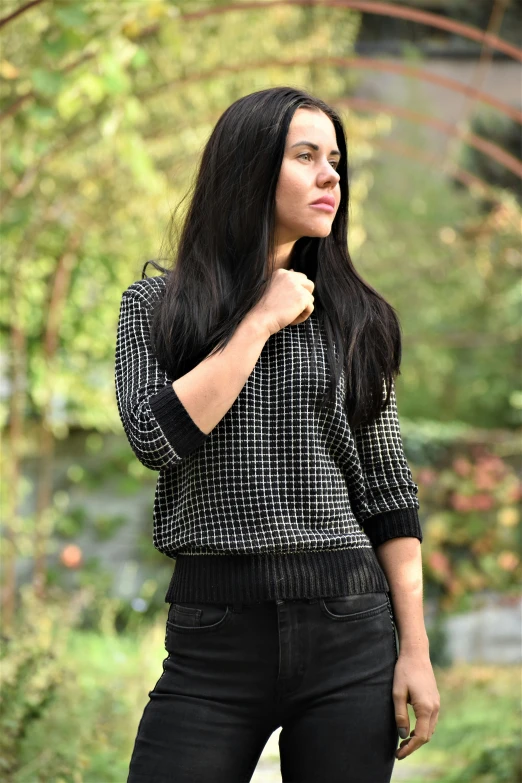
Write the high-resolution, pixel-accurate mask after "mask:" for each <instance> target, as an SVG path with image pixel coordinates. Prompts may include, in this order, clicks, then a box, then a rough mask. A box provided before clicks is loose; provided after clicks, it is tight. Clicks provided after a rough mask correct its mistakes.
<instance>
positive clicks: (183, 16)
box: [130, 0, 522, 62]
mask: <svg viewBox="0 0 522 783" xmlns="http://www.w3.org/2000/svg"><path fill="white" fill-rule="evenodd" d="M280 5H297V6H316V7H326V8H346V9H352V10H354V11H362V12H363V13H367V14H376V15H378V16H393V17H396V18H399V19H406V20H408V21H411V22H418V23H420V24H424V25H426V26H427V27H436V28H438V29H440V30H447V31H448V32H451V33H455V34H457V35H461V36H462V37H463V38H469V39H470V40H473V41H478V42H479V43H483V44H486V45H487V46H489V47H490V48H491V49H496V50H497V51H499V52H504V54H507V55H508V56H509V57H513V59H515V60H519V61H520V62H522V49H520V48H519V47H518V46H515V45H514V44H510V43H508V42H507V41H504V40H503V39H502V38H499V37H498V36H497V35H492V34H491V33H484V32H483V31H482V30H479V29H478V28H477V27H473V26H472V25H468V24H463V23H462V22H455V21H454V20H453V19H445V18H444V17H441V16H437V14H433V13H431V12H430V11H419V10H417V9H415V8H406V7H405V6H400V5H396V4H395V3H375V2H369V1H366V0H319V1H318V0H254V2H252V0H246V1H245V2H241V3H231V4H230V5H222V6H214V7H212V8H202V9H200V10H199V11H189V12H187V13H180V14H179V15H178V16H177V17H176V19H177V20H181V21H191V20H193V19H204V18H205V17H207V16H215V15H217V14H225V13H230V12H233V11H252V10H259V9H260V8H271V7H276V6H280ZM159 28H160V23H154V24H151V25H149V26H148V27H146V28H144V29H143V30H141V31H140V32H139V33H138V34H137V35H135V36H130V37H132V38H133V40H139V39H140V38H145V37H147V36H149V35H152V34H154V33H155V32H157V31H158V30H159Z"/></svg>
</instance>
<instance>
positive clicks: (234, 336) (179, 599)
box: [116, 87, 439, 783]
mask: <svg viewBox="0 0 522 783" xmlns="http://www.w3.org/2000/svg"><path fill="white" fill-rule="evenodd" d="M348 204H349V188H348V166H347V148H346V140H345V134H344V129H343V126H342V122H341V120H340V118H339V116H338V115H337V113H336V112H335V111H334V110H333V109H332V108H330V107H329V106H328V105H326V104H325V103H324V102H323V101H321V100H318V99H317V98H315V97H313V96H311V95H310V94H308V93H306V92H304V91H302V90H298V89H294V88H291V87H276V88H273V89H266V90H261V91H259V92H255V93H253V94H251V95H247V96H245V97H243V98H241V99H240V100H238V101H236V102H235V103H234V104H232V105H231V106H230V107H229V108H228V109H227V110H226V111H225V113H224V114H223V115H222V116H221V118H220V120H219V121H218V123H217V125H216V127H215V128H214V130H213V132H212V134H211V136H210V139H209V141H208V143H207V145H206V147H205V149H204V152H203V156H202V161H201V165H200V169H199V172H198V176H197V179H196V183H195V190H194V193H193V197H192V199H191V202H190V206H189V209H188V213H187V216H186V219H185V222H184V226H183V231H182V233H181V236H180V239H179V243H178V246H177V248H176V254H175V263H173V264H172V267H171V268H170V269H166V268H163V267H160V266H158V265H156V264H155V266H156V267H157V268H158V269H159V270H161V271H162V272H163V274H162V275H160V276H156V277H150V278H149V277H143V278H142V280H139V281H136V282H135V283H133V284H132V285H131V286H130V287H129V288H128V289H127V291H126V292H125V293H124V295H123V297H122V303H121V311H120V319H119V324H118V336H117V348H116V396H117V402H118V408H119V412H120V416H121V419H122V423H123V426H124V428H125V432H126V434H127V437H128V439H129V443H130V445H131V447H132V448H133V450H134V452H135V454H136V456H137V457H138V459H139V460H140V461H141V462H142V463H143V464H144V465H146V466H147V467H148V468H150V469H151V470H156V471H159V477H158V483H157V487H156V496H155V501H154V520H153V521H154V527H153V540H154V545H155V547H156V548H157V549H159V550H160V551H161V552H164V553H165V554H166V555H167V556H169V557H171V558H173V559H175V560H176V567H175V569H174V574H173V577H172V580H171V583H170V586H169V588H168V591H167V594H166V597H165V600H166V602H167V603H168V604H169V610H168V617H167V622H166V636H165V649H166V651H167V653H168V657H167V658H166V659H165V660H164V661H163V674H162V676H161V677H160V679H159V681H158V682H157V683H156V685H155V687H154V689H153V690H152V691H151V692H150V693H149V697H150V701H149V703H148V704H147V705H146V707H145V709H144V713H143V716H142V719H141V721H140V724H139V727H138V732H137V737H136V741H135V745H134V750H133V753H132V758H131V762H130V771H129V778H128V783H138V781H140V782H141V783H145V781H146V783H167V781H169V782H170V781H174V780H175V781H176V783H242V782H243V781H250V780H251V777H252V775H253V772H254V770H255V767H256V764H257V761H258V759H259V757H260V755H261V752H262V750H263V748H264V746H265V744H266V742H267V740H268V738H269V737H270V735H271V734H272V733H273V732H274V731H275V730H276V729H278V728H279V727H282V730H281V733H280V737H279V748H280V756H281V771H282V779H283V781H285V782H286V783H290V781H292V783H323V781H324V783H341V781H343V783H345V781H348V780H350V781H357V783H365V782H367V783H384V782H385V781H389V780H390V777H391V774H392V769H393V765H394V762H395V758H404V757H406V756H407V755H410V754H411V753H412V752H414V751H415V750H417V749H418V748H419V747H420V746H421V745H422V744H424V743H425V742H427V741H429V739H430V738H431V736H432V734H433V731H434V728H435V724H436V722H437V718H438V711H439V695H438V692H437V686H436V683H435V678H434V675H433V670H432V667H431V663H430V658H429V645H428V637H427V634H426V630H425V627H424V619H423V607H422V570H421V555H420V545H421V542H422V531H421V527H420V524H419V518H418V508H419V503H418V499H417V492H418V487H417V485H416V484H415V483H414V482H413V479H412V474H411V472H410V469H409V466H408V464H407V462H406V459H405V456H404V452H403V448H402V442H401V436H400V429H399V423H398V418H397V405H396V397H395V387H394V379H395V377H396V375H397V374H398V373H399V365H400V358H401V340H400V326H399V322H398V319H397V316H396V314H395V312H394V310H393V308H392V307H391V306H390V305H389V304H388V303H387V302H386V301H385V300H384V299H383V297H381V296H380V295H379V294H378V293H377V292H376V291H375V290H374V289H373V288H372V287H371V286H370V285H368V283H366V282H365V281H364V280H363V279H362V278H361V277H360V276H359V275H358V273H357V272H356V270H355V269H354V267H353V265H352V262H351V259H350V256H349V252H348V247H347V218H348ZM153 263H154V262H153ZM144 271H145V270H144ZM396 628H397V634H398V640H397V637H396ZM397 641H398V643H399V647H400V654H399V653H398V649H397ZM408 702H409V703H411V704H412V706H413V708H414V711H415V714H416V718H417V722H416V726H415V729H414V731H411V733H410V731H409V728H410V726H409V717H408V710H407V703H408ZM398 733H401V736H403V737H407V736H408V734H410V737H409V739H405V741H404V742H402V743H401V746H400V748H399V749H397V742H398Z"/></svg>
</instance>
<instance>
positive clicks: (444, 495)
mask: <svg viewBox="0 0 522 783" xmlns="http://www.w3.org/2000/svg"><path fill="white" fill-rule="evenodd" d="M450 459H451V462H450V463H449V464H445V465H442V466H439V467H438V468H437V469H436V468H434V467H427V468H422V469H420V470H419V471H416V473H415V478H416V481H417V482H418V484H419V498H420V503H421V507H422V509H423V511H424V515H425V518H424V522H423V530H424V540H423V545H422V549H423V562H424V576H425V579H426V586H427V592H428V593H431V594H435V595H436V596H437V597H438V598H439V599H440V605H441V607H442V608H443V609H447V610H449V609H451V610H455V609H466V608H469V602H470V598H471V596H472V595H473V594H474V593H476V592H480V591H483V590H498V591H501V592H510V591H515V590H516V588H517V585H518V584H520V580H521V578H522V563H521V561H520V556H519V554H518V553H519V552H520V519H521V500H522V483H521V482H520V480H519V478H518V476H517V474H516V472H515V470H514V468H513V467H512V466H511V465H510V464H509V462H508V461H506V460H502V459H501V458H500V457H499V456H498V455H497V454H495V453H493V452H492V451H491V450H490V449H488V448H486V447H481V446H477V445H471V446H470V447H468V449H465V448H464V446H463V444H461V445H460V446H459V447H456V453H455V454H454V455H452V456H451V457H450Z"/></svg>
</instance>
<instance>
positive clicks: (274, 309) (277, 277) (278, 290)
mask: <svg viewBox="0 0 522 783" xmlns="http://www.w3.org/2000/svg"><path fill="white" fill-rule="evenodd" d="M314 287H315V286H314V283H313V281H312V280H310V279H309V278H308V277H307V276H306V275H305V274H303V272H295V271H294V270H293V269H276V270H274V272H273V274H272V277H271V278H270V280H269V281H268V287H267V290H266V291H265V293H264V294H263V296H262V298H261V299H260V300H259V302H258V303H257V304H256V305H255V307H253V308H252V310H251V311H250V315H251V316H253V317H255V318H259V319H260V320H261V321H262V323H263V325H264V326H266V327H267V329H268V331H269V333H270V334H271V335H272V334H275V333H276V332H279V330H280V329H284V327H285V326H289V325H290V326H295V325H296V324H300V323H303V321H306V319H307V318H308V317H309V316H310V315H311V313H312V311H313V309H314V297H313V290H314Z"/></svg>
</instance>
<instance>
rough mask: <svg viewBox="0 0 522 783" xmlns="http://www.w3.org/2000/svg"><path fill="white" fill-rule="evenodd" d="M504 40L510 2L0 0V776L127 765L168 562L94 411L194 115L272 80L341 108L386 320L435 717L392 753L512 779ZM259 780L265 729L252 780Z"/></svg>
mask: <svg viewBox="0 0 522 783" xmlns="http://www.w3.org/2000/svg"><path fill="white" fill-rule="evenodd" d="M521 38H522V2H521V1H520V0H512V1H511V2H509V1H508V0H502V1H501V0H475V1H474V2H469V1H465V0H411V2H400V3H374V2H350V0H321V1H320V2H316V3H313V2H298V1H297V0H290V2H288V1H287V2H263V1H262V0H253V2H237V3H233V4H230V5H229V4H225V3H224V2H223V3H222V2H216V0H179V1H178V2H170V1H169V0H120V2H118V3H114V2H110V0H83V1H80V0H55V1H52V0H33V2H27V3H24V2H23V0H17V2H14V1H13V0H3V3H2V4H1V10H0V40H1V44H2V46H1V53H0V77H1V86H0V89H1V95H0V98H1V105H0V141H1V145H2V157H1V172H0V186H1V192H0V203H1V207H2V226H1V262H2V263H1V270H0V283H1V287H0V303H1V313H0V319H1V340H2V342H1V346H0V417H1V431H2V450H1V457H0V460H1V461H0V468H1V498H0V508H1V516H2V529H1V532H2V540H1V564H2V577H1V612H2V616H1V659H0V664H1V670H0V677H1V682H2V702H3V709H2V713H1V715H0V778H1V779H2V780H5V781H12V783H34V782H35V781H38V782H39V781H53V782H56V783H113V781H114V783H116V782H118V783H121V781H122V780H124V779H125V778H126V774H127V769H128V762H129V758H130V754H131V750H132V745H133V742H134V738H135V734H136V731H137V726H138V721H139V719H140V717H141V714H142V710H143V708H144V706H145V704H146V702H147V699H148V695H147V694H148V691H149V690H150V689H151V688H152V687H153V686H154V683H155V682H156V681H157V679H158V678H159V676H160V674H161V671H162V666H161V664H162V660H163V658H164V657H165V651H164V648H163V642H164V631H165V620H166V611H167V605H166V604H165V603H164V595H165V592H166V589H167V586H168V582H169V579H170V577H171V575H172V569H173V567H174V561H172V560H171V559H169V558H168V557H166V556H165V555H163V554H161V553H159V552H158V551H156V550H155V549H154V547H153V543H152V504H153V497H154V489H155V483H156V479H157V474H156V473H154V472H151V471H149V470H147V469H146V468H145V467H143V466H142V465H141V464H140V463H139V462H138V460H137V459H136V458H135V456H134V455H133V453H132V451H131V449H130V446H129V445H128V443H127V440H126V438H125V435H124V433H123V428H122V426H121V423H120V420H119V417H118V411H117V407H116V400H115V390H114V350H115V339H116V326H117V319H118V311H119V304H120V299H121V295H122V293H123V291H124V290H125V289H126V288H127V287H128V286H129V285H130V284H131V283H132V282H134V281H135V280H138V279H140V278H141V274H142V268H143V265H144V264H145V262H146V261H147V260H148V259H151V258H159V257H160V252H161V248H163V247H164V243H165V241H166V239H167V233H168V231H167V229H168V226H169V221H170V217H171V215H172V213H173V211H174V209H175V208H176V207H177V206H178V204H180V203H181V202H182V199H183V197H184V196H185V194H186V192H187V190H188V188H189V186H190V184H191V182H192V178H193V176H194V173H195V169H196V166H197V164H198V159H199V156H200V154H201V152H202V149H203V147H204V145H205V143H206V140H207V139H208V137H209V135H210V133H211V131H212V128H213V126H214V124H215V122H216V121H217V119H218V118H219V116H220V115H221V114H222V113H223V111H224V110H225V109H226V108H227V107H228V106H229V105H230V104H231V103H232V102H233V101H235V100H236V99H237V98H239V97H241V96H243V95H245V94H247V93H250V92H253V91H255V90H258V89H263V88H265V87H270V86H276V85H283V84H288V85H293V86H297V87H303V88H305V89H307V90H309V91H310V92H312V93H314V94H316V95H317V96H319V97H321V98H323V99H324V100H326V101H327V102H329V103H330V104H331V105H332V106H334V107H335V108H336V109H337V110H338V111H339V112H340V113H341V115H342V117H343V120H344V122H345V126H346V131H347V137H348V151H349V169H350V186H351V209H350V228H349V249H350V252H351V255H352V259H353V261H354V263H355V265H356V267H357V268H358V270H359V271H360V273H361V274H362V276H363V277H365V278H366V279H367V280H368V281H369V282H370V283H371V284H372V285H373V286H374V287H376V288H377V289H378V290H379V291H380V292H381V293H383V295H384V296H385V297H386V298H387V299H388V301H390V303H391V304H392V305H393V306H394V307H395V308H396V309H397V311H398V314H399V317H400V319H401V323H402V327H403V341H404V344H403V363H402V375H401V376H400V377H399V378H398V379H397V397H398V405H399V414H400V418H401V432H402V436H403V441H404V445H405V450H406V453H407V456H408V459H409V463H410V466H411V469H412V472H413V475H414V479H415V480H416V482H417V483H418V485H419V500H420V514H421V523H422V526H423V530H424V542H423V545H422V553H423V571H424V584H425V612H426V625H427V629H428V634H429V637H430V655H431V659H432V663H433V665H434V668H435V673H436V677H437V681H438V685H439V691H440V694H441V715H440V719H439V723H438V725H437V730H436V732H435V734H434V736H433V739H432V740H431V742H430V743H429V744H428V745H426V746H424V747H423V748H422V749H421V750H420V751H418V752H417V753H415V754H413V755H412V756H411V757H409V758H407V759H405V760H404V761H401V762H398V763H397V764H396V765H395V771H394V777H393V780H394V781H399V780H409V781H416V782H417V783H425V782H426V781H431V780H434V781H443V782H445V783H466V781H469V783H492V782H493V781H495V782H496V781H505V783H514V781H519V780H522V761H521V750H520V734H521V728H522V725H521V712H520V709H521V708H520V698H521V691H520V662H521V657H522V656H521V641H522V634H521V592H520V583H521V575H522V565H521V556H522V551H521V535H520V530H521V528H520V515H521V514H520V512H521V501H522V484H521V480H520V466H521V452H522V426H521V425H522V383H521V381H522V377H521V362H520V359H521V355H520V345H521V343H520V337H521V326H522V320H521V314H522V313H521V300H522V286H521V268H522V244H521V235H520V230H521V227H522V226H521V203H522V188H521V175H522V162H521V157H522V155H521V131H520V123H521V118H522V113H521V108H522V107H521V103H522V100H521V94H522V91H521V86H522V84H521V82H522V79H521V77H522V72H521V67H520V62H521V60H522V50H521V48H520V47H521V43H522V42H521ZM185 209H186V202H185V203H181V206H180V213H179V218H180V219H182V216H183V214H184V210H185ZM154 273H155V270H154V269H153V268H152V267H151V265H149V266H148V267H147V274H149V275H151V274H154ZM410 718H411V721H412V723H411V727H412V728H413V727H414V714H413V712H412V711H411V708H410ZM280 779H281V778H280V773H279V761H278V752H277V735H276V734H274V735H273V736H272V738H271V740H270V741H269V743H268V745H267V747H266V748H265V751H264V753H263V756H262V758H261V760H260V762H259V765H258V769H257V770H256V773H255V775H254V778H253V781H254V783H270V782H271V781H280ZM318 783H319V781H318Z"/></svg>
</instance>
